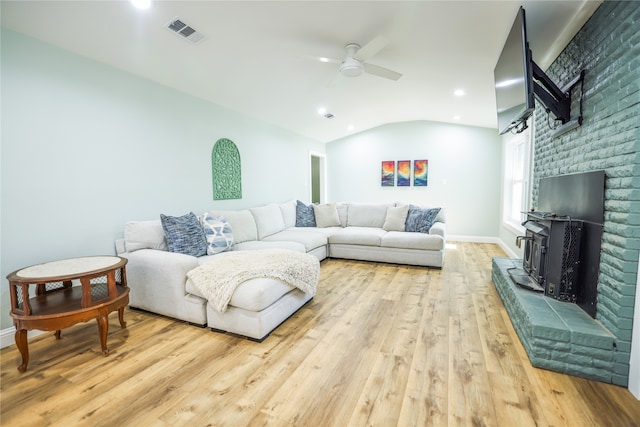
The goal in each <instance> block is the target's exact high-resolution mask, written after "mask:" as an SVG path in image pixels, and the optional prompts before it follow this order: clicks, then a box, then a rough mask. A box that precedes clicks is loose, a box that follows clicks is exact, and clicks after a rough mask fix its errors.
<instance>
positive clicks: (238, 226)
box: [208, 209, 258, 243]
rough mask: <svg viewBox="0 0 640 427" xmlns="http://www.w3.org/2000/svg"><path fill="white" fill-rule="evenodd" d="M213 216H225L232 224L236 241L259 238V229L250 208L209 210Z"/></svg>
mask: <svg viewBox="0 0 640 427" xmlns="http://www.w3.org/2000/svg"><path fill="white" fill-rule="evenodd" d="M208 213H209V214H211V215H212V216H218V217H220V216H221V217H223V218H225V219H226V220H227V222H228V223H229V224H231V229H232V230H233V240H234V241H235V243H242V242H248V241H251V240H258V229H257V227H256V221H255V220H254V219H253V215H251V212H249V210H248V209H243V210H241V211H209V212H208Z"/></svg>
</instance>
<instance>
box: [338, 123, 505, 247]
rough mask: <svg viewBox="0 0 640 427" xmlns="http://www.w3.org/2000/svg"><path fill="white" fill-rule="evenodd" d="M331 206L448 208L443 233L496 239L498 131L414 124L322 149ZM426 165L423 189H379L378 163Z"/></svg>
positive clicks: (370, 132)
mask: <svg viewBox="0 0 640 427" xmlns="http://www.w3.org/2000/svg"><path fill="white" fill-rule="evenodd" d="M326 150H327V171H328V172H327V176H328V188H329V191H328V192H329V194H328V198H329V200H330V201H334V202H339V201H359V202H375V201H386V202H395V201H402V202H410V203H416V204H424V205H430V206H444V207H446V209H447V233H448V234H449V235H456V236H465V237H466V236H473V237H493V238H495V237H496V236H497V235H498V218H499V205H500V187H501V184H500V159H501V146H500V138H499V136H498V132H497V131H496V130H495V129H487V128H480V127H471V126H459V125H452V124H447V123H438V122H427V121H415V122H404V123H393V124H388V125H384V126H380V127H377V128H374V129H371V130H368V131H365V132H362V133H359V134H356V135H352V136H350V137H347V138H343V139H341V140H337V141H333V142H330V143H328V144H327V149H326ZM416 159H428V160H429V175H428V178H429V183H428V186H427V187H413V184H412V185H411V186H410V187H381V185H380V168H381V162H382V161H383V160H416Z"/></svg>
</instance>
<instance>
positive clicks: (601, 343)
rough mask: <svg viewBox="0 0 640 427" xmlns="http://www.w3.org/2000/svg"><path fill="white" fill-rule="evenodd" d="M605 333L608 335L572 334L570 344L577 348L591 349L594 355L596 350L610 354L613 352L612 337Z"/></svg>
mask: <svg viewBox="0 0 640 427" xmlns="http://www.w3.org/2000/svg"><path fill="white" fill-rule="evenodd" d="M603 329H604V328H603ZM607 333H608V335H595V334H586V333H581V332H574V333H572V334H571V342H572V343H574V344H577V345H579V346H582V347H585V348H588V349H591V351H593V352H594V353H595V352H596V349H603V350H606V351H607V352H608V353H610V352H611V351H612V350H613V340H614V336H613V334H611V333H610V332H608V331H607Z"/></svg>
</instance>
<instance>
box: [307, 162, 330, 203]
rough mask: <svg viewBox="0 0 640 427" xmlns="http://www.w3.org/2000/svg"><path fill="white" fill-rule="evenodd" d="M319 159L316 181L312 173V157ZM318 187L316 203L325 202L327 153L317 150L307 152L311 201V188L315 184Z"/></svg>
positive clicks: (311, 197)
mask: <svg viewBox="0 0 640 427" xmlns="http://www.w3.org/2000/svg"><path fill="white" fill-rule="evenodd" d="M314 158H318V160H319V171H318V172H319V173H318V178H317V182H316V179H315V178H314V174H313V159H314ZM316 184H317V185H318V187H319V195H320V200H318V201H317V202H318V203H326V201H327V155H326V154H325V153H321V152H318V151H310V152H309V200H310V201H311V202H312V203H313V202H314V200H313V189H314V186H315V185H316Z"/></svg>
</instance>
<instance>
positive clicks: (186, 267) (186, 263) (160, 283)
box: [121, 249, 198, 317]
mask: <svg viewBox="0 0 640 427" xmlns="http://www.w3.org/2000/svg"><path fill="white" fill-rule="evenodd" d="M121 256H122V257H124V258H127V259H128V260H129V262H128V263H127V266H126V269H127V284H128V285H129V288H130V294H129V303H130V305H131V306H132V307H137V308H141V309H143V310H149V311H152V312H154V313H159V314H164V315H167V316H171V317H177V316H176V314H175V310H176V304H179V302H180V301H183V300H184V297H185V295H186V293H187V292H186V290H185V284H186V282H187V272H188V271H190V270H192V269H194V268H196V267H197V266H198V258H196V257H194V256H190V255H184V254H179V253H175V252H168V251H161V250H156V249H140V250H138V251H135V252H125V253H123V254H121Z"/></svg>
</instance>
